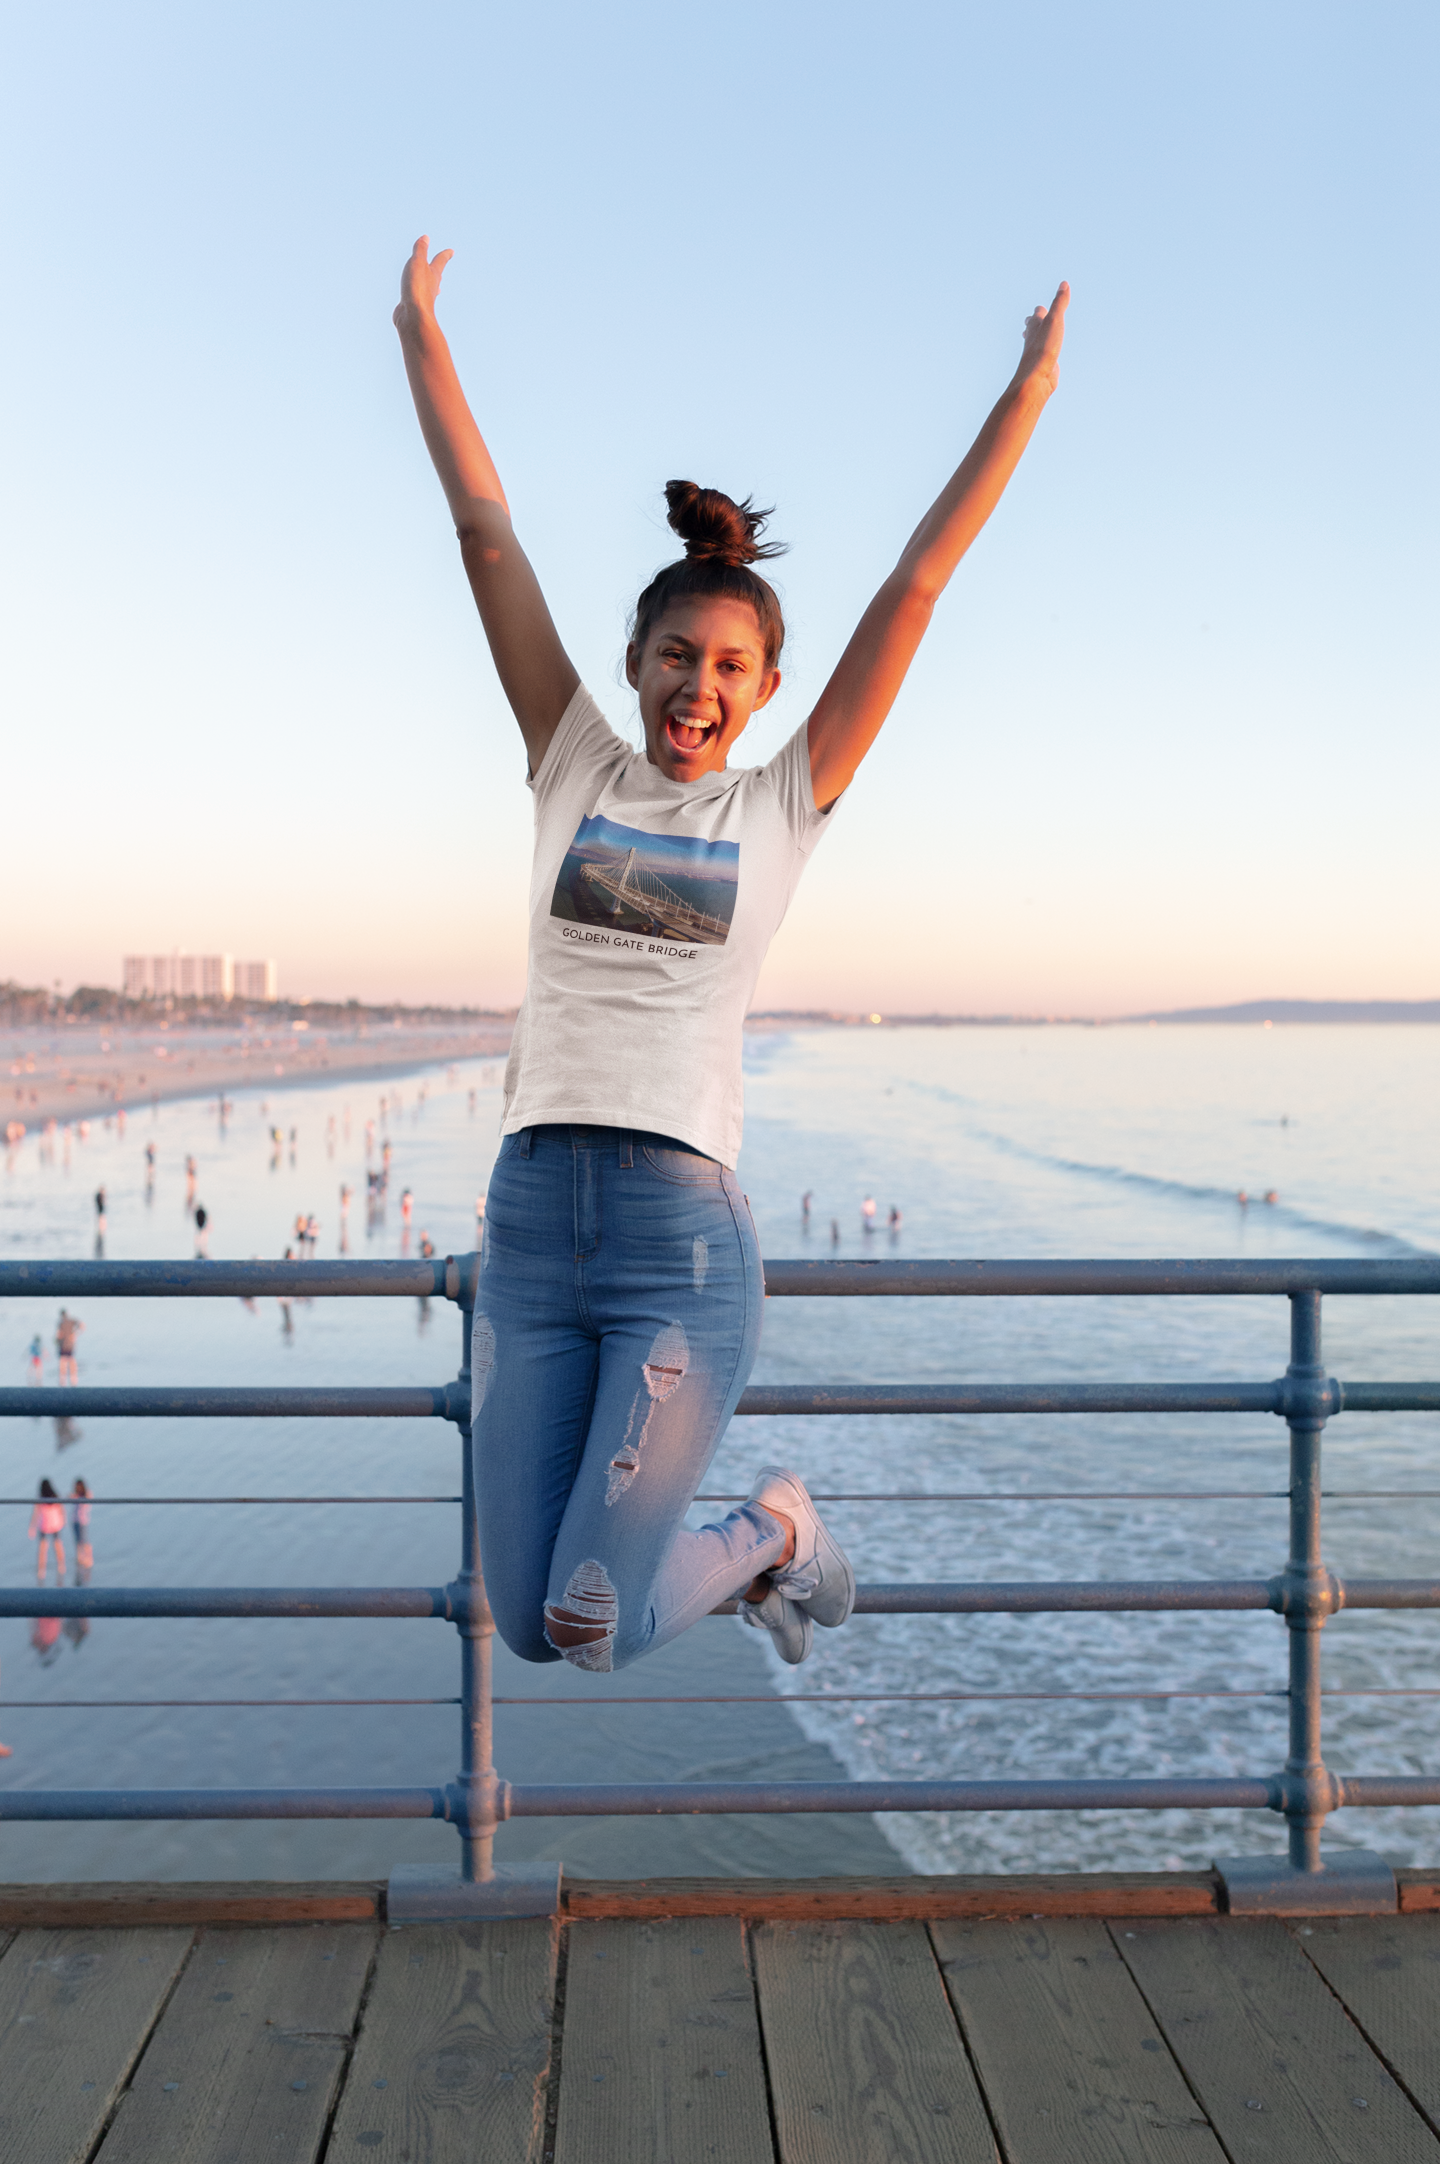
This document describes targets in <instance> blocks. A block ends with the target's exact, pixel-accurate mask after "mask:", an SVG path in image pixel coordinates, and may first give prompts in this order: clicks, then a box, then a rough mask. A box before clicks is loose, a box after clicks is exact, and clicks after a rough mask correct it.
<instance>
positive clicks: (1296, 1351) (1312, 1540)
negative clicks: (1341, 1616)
mask: <svg viewBox="0 0 1440 2164" xmlns="http://www.w3.org/2000/svg"><path fill="white" fill-rule="evenodd" d="M1285 1380H1286V1382H1287V1384H1288V1385H1289V1397H1290V1404H1289V1406H1288V1408H1287V1412H1286V1419H1287V1422H1288V1424H1289V1428H1290V1555H1289V1559H1288V1561H1287V1563H1286V1566H1285V1577H1286V1581H1287V1587H1286V1590H1287V1596H1288V1597H1287V1600H1286V1608H1285V1622H1286V1625H1287V1626H1288V1629H1289V1632H1290V1755H1289V1757H1288V1758H1287V1759H1286V1761H1285V1774H1286V1782H1285V1816H1286V1818H1287V1819H1288V1820H1289V1822H1290V1868H1291V1869H1292V1870H1293V1871H1319V1870H1320V1869H1321V1868H1322V1865H1321V1862H1320V1834H1321V1830H1322V1829H1323V1827H1324V1824H1325V1820H1326V1817H1327V1816H1328V1814H1329V1812H1330V1811H1331V1810H1332V1809H1333V1806H1334V1797H1333V1793H1332V1783H1331V1779H1330V1774H1329V1772H1328V1770H1327V1768H1326V1765H1325V1761H1324V1758H1323V1756H1322V1755H1321V1743H1320V1633H1321V1631H1322V1630H1323V1629H1324V1627H1325V1622H1326V1619H1327V1617H1328V1616H1329V1614H1330V1611H1331V1607H1332V1606H1333V1598H1334V1589H1333V1587H1332V1584H1331V1581H1330V1574H1329V1572H1328V1571H1327V1570H1326V1568H1325V1565H1324V1563H1323V1561H1322V1560H1321V1554H1320V1444H1321V1437H1322V1435H1323V1434H1324V1431H1325V1413H1324V1411H1322V1410H1321V1409H1320V1408H1321V1407H1322V1406H1323V1405H1324V1404H1325V1403H1326V1397H1325V1368H1324V1364H1323V1362H1322V1360H1321V1357H1320V1294H1319V1293H1318V1292H1292V1293H1291V1294H1290V1365H1289V1367H1288V1368H1287V1369H1286V1371H1285Z"/></svg>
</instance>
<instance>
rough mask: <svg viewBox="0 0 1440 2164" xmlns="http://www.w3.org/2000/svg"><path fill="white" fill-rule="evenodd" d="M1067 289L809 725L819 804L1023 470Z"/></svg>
mask: <svg viewBox="0 0 1440 2164" xmlns="http://www.w3.org/2000/svg"><path fill="white" fill-rule="evenodd" d="M1069 301H1070V288H1069V286H1068V285H1063V284H1062V285H1061V287H1060V290H1059V292H1058V293H1057V294H1056V295H1055V298H1054V300H1053V301H1052V302H1051V304H1050V306H1049V308H1048V309H1047V308H1043V307H1041V308H1037V309H1036V310H1035V313H1034V314H1033V315H1032V316H1030V317H1028V318H1027V319H1026V324H1025V345H1024V349H1023V351H1022V353H1021V355H1020V366H1019V367H1018V368H1017V369H1016V371H1015V374H1014V376H1013V377H1012V378H1011V380H1010V382H1009V384H1008V385H1007V387H1006V389H1005V391H1004V393H1003V395H1002V397H1001V398H1000V400H999V403H998V404H997V405H996V406H995V408H994V410H993V412H992V413H991V415H990V417H989V419H988V420H987V421H986V423H985V426H984V427H983V428H982V429H981V431H980V433H979V435H978V436H977V437H976V438H975V441H974V443H973V444H972V445H971V447H970V449H969V450H968V451H967V453H966V454H965V457H964V459H963V460H962V461H961V463H960V465H959V467H958V468H957V470H956V472H955V473H954V475H953V476H952V477H951V479H950V481H949V482H948V483H947V485H946V487H945V488H944V489H942V490H941V492H940V494H939V496H938V497H937V498H936V500H935V502H934V503H933V504H932V505H931V507H930V509H929V510H928V511H927V512H926V514H925V516H924V518H923V519H921V521H920V524H919V525H918V526H917V527H916V529H915V531H914V533H913V534H912V535H911V536H910V539H909V541H908V542H907V543H906V544H905V548H904V551H903V553H902V555H901V558H900V561H899V563H898V564H897V565H896V566H895V569H894V570H893V571H892V572H891V574H890V576H889V578H888V579H886V581H885V584H884V585H883V586H882V587H881V589H880V591H879V593H878V594H877V595H876V596H875V599H874V600H873V601H872V602H871V604H870V606H869V608H868V609H867V610H866V611H865V614H864V615H863V616H862V617H861V619H860V621H859V623H858V624H857V625H856V627H855V633H854V636H853V637H852V639H851V641H850V644H849V645H848V646H847V647H846V649H845V651H844V653H843V654H842V655H841V657H840V660H839V662H838V664H837V666H836V669H835V673H834V675H833V676H832V677H831V679H830V681H829V683H828V684H827V685H826V686H825V689H824V691H823V692H822V693H821V694H820V699H819V703H818V704H817V706H816V708H815V711H814V713H813V714H812V715H811V716H810V738H809V741H810V778H811V783H812V786H813V788H814V791H815V801H816V803H817V804H819V805H822V806H829V805H831V804H833V803H834V801H835V799H836V797H838V796H839V795H840V793H841V791H842V790H844V789H848V788H849V786H850V783H851V781H852V780H853V779H854V776H855V770H856V768H857V767H858V766H859V764H860V761H861V760H862V759H863V758H864V756H865V754H866V752H867V751H868V750H869V749H870V746H871V745H872V744H873V743H874V741H875V739H876V737H877V736H878V735H879V733H880V729H881V725H882V723H883V722H884V720H885V717H886V715H887V714H888V713H889V711H890V709H891V707H892V706H893V705H894V703H895V697H896V694H897V693H898V691H899V689H900V686H901V685H902V684H903V683H904V681H905V672H906V670H907V669H908V668H909V666H910V664H911V662H912V661H913V660H914V658H915V652H916V649H917V648H918V646H919V644H920V641H921V640H922V639H923V638H924V636H925V633H926V630H927V629H928V628H929V623H930V618H931V615H932V613H933V612H934V608H935V603H936V602H937V601H938V600H939V598H940V596H941V594H942V593H943V592H944V591H945V588H946V586H947V585H948V584H949V582H950V575H951V573H952V572H953V571H954V569H955V566H956V565H957V564H958V563H959V561H960V559H961V557H962V556H963V555H964V554H965V551H966V549H968V548H969V546H970V544H971V542H972V541H973V540H974V539H975V536H976V534H977V533H979V531H980V529H981V527H982V526H983V525H984V523H985V521H986V519H987V518H989V516H990V513H991V512H992V511H993V510H994V508H995V506H996V504H997V503H998V502H999V501H1000V498H1001V496H1002V495H1003V494H1004V493H1005V484H1006V483H1007V481H1008V480H1009V479H1010V476H1011V474H1012V473H1013V472H1014V471H1015V468H1016V467H1017V466H1018V465H1019V463H1020V457H1021V453H1022V452H1023V451H1024V449H1025V446H1026V444H1027V443H1028V442H1029V441H1030V437H1031V434H1032V432H1033V431H1034V427H1035V423H1036V422H1037V421H1038V420H1039V418H1040V413H1041V409H1042V408H1043V406H1044V405H1045V402H1046V400H1047V399H1048V398H1049V396H1050V393H1051V392H1052V391H1053V390H1054V388H1055V385H1056V382H1057V380H1058V378H1059V373H1060V347H1061V344H1062V342H1063V340H1064V337H1065V310H1066V308H1067V307H1068V305H1069Z"/></svg>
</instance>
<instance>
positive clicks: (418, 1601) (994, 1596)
mask: <svg viewBox="0 0 1440 2164" xmlns="http://www.w3.org/2000/svg"><path fill="white" fill-rule="evenodd" d="M1334 1585H1335V1602H1334V1605H1335V1607H1337V1608H1339V1607H1346V1608H1440V1579H1435V1578H1352V1579H1348V1580H1341V1579H1336V1580H1335V1581H1334ZM464 1600H465V1594H464V1592H463V1590H462V1588H461V1587H460V1586H459V1585H458V1584H455V1585H450V1586H308V1587H301V1586H53V1587H52V1586H43V1585H36V1586H3V1587H0V1616H42V1615H43V1616H110V1617H137V1616H173V1617H193V1618H198V1619H202V1620H203V1619H204V1618H206V1617H210V1616H393V1617H406V1616H409V1617H415V1616H430V1617H436V1618H438V1619H440V1620H441V1621H443V1622H447V1623H454V1622H458V1621H460V1620H461V1616H462V1608H463V1604H464ZM1285 1604H1286V1589H1285V1584H1284V1581H1283V1580H1282V1579H1278V1578H1136V1579H1125V1578H1093V1579H1092V1578H1080V1579H1051V1580H1046V1579H1034V1580H1030V1579H1022V1580H1014V1581H1011V1580H1004V1579H996V1578H977V1579H971V1580H968V1581H966V1580H960V1581H953V1582H952V1581H947V1580H943V1579H942V1580H936V1581H930V1582H926V1581H920V1580H916V1581H911V1580H908V1579H900V1580H896V1581H894V1582H892V1583H888V1584H887V1583H885V1582H883V1581H882V1582H878V1583H873V1584H862V1585H860V1586H859V1587H858V1588H857V1589H856V1595H855V1610H854V1612H855V1614H856V1615H1075V1614H1087V1613H1088V1614H1134V1613H1140V1612H1143V1611H1153V1610H1179V1611H1189V1612H1192V1613H1199V1612H1202V1611H1210V1610H1214V1609H1235V1610H1241V1609H1273V1610H1274V1611H1275V1612H1276V1613H1277V1614H1279V1613H1282V1612H1283V1610H1284V1607H1285ZM738 1606H739V1603H738V1602H737V1601H723V1602H721V1603H720V1605H719V1606H718V1607H716V1608H713V1609H712V1610H711V1611H710V1612H711V1614H712V1615H734V1614H735V1613H736V1612H737V1609H738ZM596 1703H597V1704H599V1703H603V1701H601V1700H597V1701H596Z"/></svg>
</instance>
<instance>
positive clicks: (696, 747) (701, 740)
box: [665, 714, 720, 755]
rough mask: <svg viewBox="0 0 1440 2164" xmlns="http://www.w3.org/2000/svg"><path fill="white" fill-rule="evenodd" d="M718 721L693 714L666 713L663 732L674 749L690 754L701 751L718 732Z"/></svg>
mask: <svg viewBox="0 0 1440 2164" xmlns="http://www.w3.org/2000/svg"><path fill="white" fill-rule="evenodd" d="M719 727H720V724H719V722H718V721H706V720H705V719H704V718H703V717H702V716H699V715H694V714H667V715H666V716H665V734H666V735H667V736H668V737H669V739H670V742H671V745H672V746H673V748H674V749H675V750H676V751H680V752H685V753H686V754H687V755H692V754H694V753H695V752H697V751H703V750H704V749H705V746H706V745H707V744H708V743H710V742H711V740H712V739H713V738H714V736H715V735H716V733H717V732H718V730H719Z"/></svg>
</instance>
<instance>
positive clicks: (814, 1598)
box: [749, 1465, 855, 1657]
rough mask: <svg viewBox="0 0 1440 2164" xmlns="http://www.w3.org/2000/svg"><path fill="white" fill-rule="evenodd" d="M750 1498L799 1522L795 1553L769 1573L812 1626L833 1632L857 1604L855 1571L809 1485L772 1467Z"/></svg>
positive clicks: (796, 1524)
mask: <svg viewBox="0 0 1440 2164" xmlns="http://www.w3.org/2000/svg"><path fill="white" fill-rule="evenodd" d="M749 1499H750V1501H751V1502H752V1503H759V1504H760V1506H761V1507H762V1509H765V1510H769V1511H778V1512H779V1513H780V1514H781V1515H782V1516H784V1517H786V1518H791V1519H793V1520H794V1523H795V1553H794V1555H793V1556H792V1557H791V1558H790V1561H789V1562H788V1563H786V1564H784V1565H783V1566H782V1567H781V1568H780V1569H779V1570H772V1571H771V1572H770V1573H769V1577H770V1583H771V1584H772V1585H773V1586H774V1587H775V1589H776V1591H777V1592H780V1593H783V1594H784V1595H785V1598H786V1599H787V1600H788V1601H789V1602H790V1603H791V1604H792V1605H794V1606H798V1607H800V1608H802V1609H803V1610H804V1611H805V1613H806V1615H807V1616H809V1617H810V1619H811V1621H812V1622H815V1623H818V1624H819V1625H820V1626H821V1628H822V1629H823V1630H834V1629H835V1628H836V1626H837V1624H840V1623H843V1622H844V1621H845V1619H846V1617H847V1616H848V1615H849V1614H850V1611H851V1609H852V1608H853V1607H854V1606H855V1573H854V1571H853V1570H852V1569H851V1567H850V1558H849V1557H848V1556H847V1555H846V1553H845V1551H844V1549H843V1548H842V1547H841V1546H840V1543H839V1541H838V1540H836V1539H835V1537H834V1535H833V1534H832V1533H829V1532H827V1530H826V1528H825V1526H824V1524H823V1523H822V1522H821V1518H820V1513H819V1512H818V1511H817V1510H816V1508H815V1505H814V1504H813V1503H812V1502H811V1500H810V1497H809V1494H808V1492H807V1490H806V1487H805V1483H804V1481H803V1480H802V1479H801V1478H800V1475H799V1474H798V1473H790V1472H786V1470H785V1468H784V1467H783V1466H780V1465H767V1466H765V1467H764V1468H763V1469H762V1471H761V1474H760V1477H759V1479H758V1480H757V1481H756V1483H755V1485H754V1487H753V1488H752V1489H751V1490H750V1498H749ZM802 1657H803V1656H802Z"/></svg>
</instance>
